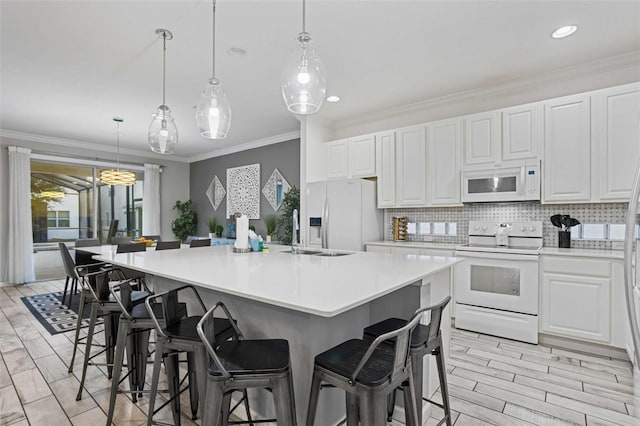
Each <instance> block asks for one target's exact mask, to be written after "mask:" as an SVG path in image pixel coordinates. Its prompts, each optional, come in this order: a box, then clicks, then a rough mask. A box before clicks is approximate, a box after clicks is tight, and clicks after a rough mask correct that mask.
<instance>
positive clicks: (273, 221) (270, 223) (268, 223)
mask: <svg viewBox="0 0 640 426" xmlns="http://www.w3.org/2000/svg"><path fill="white" fill-rule="evenodd" d="M262 221H263V222H264V227H265V228H266V229H267V242H268V243H270V242H271V238H272V237H273V235H274V234H275V232H276V226H277V225H278V216H276V215H275V214H268V215H266V216H265V217H264V219H262Z"/></svg>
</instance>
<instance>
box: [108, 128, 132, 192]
mask: <svg viewBox="0 0 640 426" xmlns="http://www.w3.org/2000/svg"><path fill="white" fill-rule="evenodd" d="M113 121H115V123H116V132H117V136H116V168H115V169H111V170H100V182H102V183H104V184H107V185H126V186H131V185H133V184H135V183H136V174H135V173H134V172H130V171H128V170H120V123H122V122H123V121H124V119H122V118H120V117H113Z"/></svg>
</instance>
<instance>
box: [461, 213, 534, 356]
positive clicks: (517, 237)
mask: <svg viewBox="0 0 640 426" xmlns="http://www.w3.org/2000/svg"><path fill="white" fill-rule="evenodd" d="M541 249H542V222H540V221H529V222H511V223H495V222H480V221H471V222H469V244H468V245H463V246H458V247H456V257H462V258H464V259H465V261H464V262H462V263H460V264H458V265H456V269H455V295H456V310H455V312H456V327H457V328H461V329H465V330H471V331H475V332H479V333H486V334H491V335H495V336H501V337H506V338H509V339H514V340H520V341H524V342H529V343H536V344H537V343H538V258H539V254H540V250H541Z"/></svg>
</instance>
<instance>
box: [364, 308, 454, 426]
mask: <svg viewBox="0 0 640 426" xmlns="http://www.w3.org/2000/svg"><path fill="white" fill-rule="evenodd" d="M450 300H451V297H450V296H447V297H446V298H444V299H443V300H442V301H441V302H440V303H438V304H436V305H433V306H429V307H427V308H423V309H418V310H417V311H416V314H420V313H426V312H430V313H431V320H430V321H429V324H427V325H424V324H418V325H417V326H416V328H415V329H414V330H413V332H412V334H411V343H410V350H409V355H410V356H411V366H412V367H413V382H414V384H415V388H416V406H417V408H418V424H420V425H421V424H422V400H423V399H424V400H425V401H427V402H429V403H431V404H434V405H436V406H438V407H440V408H442V409H443V410H444V417H443V418H442V420H440V422H439V423H438V425H440V424H442V423H444V422H446V423H447V425H448V426H451V409H450V405H449V390H448V387H447V370H446V368H445V362H444V354H443V353H442V336H441V333H440V324H441V322H442V311H443V310H444V308H445V307H446V306H447V304H448V303H449V301H450ZM404 324H407V321H406V320H403V319H400V318H389V319H386V320H383V321H380V322H378V323H376V324H373V325H370V326H369V327H367V328H365V329H364V331H363V335H364V336H363V337H364V339H369V340H373V339H376V338H377V337H378V336H381V335H383V334H385V333H388V332H389V331H391V330H394V329H396V328H398V327H402V326H403V325H404ZM387 344H391V345H393V344H395V343H394V342H393V341H388V342H387ZM428 354H431V355H433V356H435V357H436V363H437V365H438V378H439V380H440V392H441V393H442V404H439V403H437V402H433V401H431V400H429V399H427V398H423V397H422V374H423V365H422V362H423V358H424V357H425V356H426V355H428ZM406 386H407V383H406V382H404V383H403V384H402V387H403V388H404V387H406ZM394 407H395V391H394V392H392V393H391V394H389V398H388V401H387V420H388V421H391V417H392V416H393V409H394Z"/></svg>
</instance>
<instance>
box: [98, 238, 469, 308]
mask: <svg viewBox="0 0 640 426" xmlns="http://www.w3.org/2000/svg"><path fill="white" fill-rule="evenodd" d="M105 252H106V253H105ZM102 253H103V254H101V255H98V256H96V257H95V258H96V259H98V260H101V261H105V262H109V263H112V264H114V265H118V266H123V267H127V268H131V269H136V270H139V271H142V272H145V273H148V274H151V275H155V276H159V277H164V278H169V279H172V280H176V281H179V282H184V283H189V284H194V285H196V286H200V287H204V288H209V289H212V290H217V291H220V292H223V293H227V294H232V295H236V296H240V297H244V298H247V299H251V300H255V301H260V302H264V303H268V304H270V305H275V306H280V307H283V308H287V309H293V310H296V311H300V312H306V313H309V314H313V315H319V316H322V317H333V316H336V315H339V314H341V313H343V312H346V311H348V310H350V309H352V308H354V307H357V306H360V305H362V304H365V303H367V302H369V301H371V300H374V299H376V298H378V297H381V296H384V295H386V294H389V293H391V292H393V291H395V290H397V289H400V288H402V287H404V286H407V285H409V284H412V283H415V282H419V281H421V280H423V279H424V278H427V277H429V276H430V275H433V274H436V273H438V272H440V271H443V270H446V269H449V268H451V267H452V266H453V265H454V264H456V263H458V262H460V261H461V259H457V258H455V257H440V256H418V255H405V254H387V253H368V252H355V253H353V254H349V255H347V256H336V257H322V256H310V255H303V254H299V255H292V254H290V253H289V252H288V251H270V252H268V253H245V254H240V253H234V252H233V251H232V248H231V247H230V246H226V247H225V246H223V247H199V248H193V249H179V250H163V251H147V252H138V253H120V254H116V253H114V252H113V251H109V250H103V251H102Z"/></svg>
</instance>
